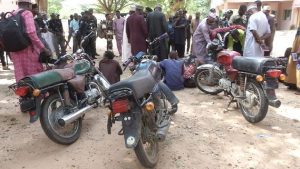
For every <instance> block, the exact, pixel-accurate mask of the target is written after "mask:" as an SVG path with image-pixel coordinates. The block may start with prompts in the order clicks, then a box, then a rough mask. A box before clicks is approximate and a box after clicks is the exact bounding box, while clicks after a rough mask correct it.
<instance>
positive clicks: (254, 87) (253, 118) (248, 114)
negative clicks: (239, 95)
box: [239, 80, 269, 123]
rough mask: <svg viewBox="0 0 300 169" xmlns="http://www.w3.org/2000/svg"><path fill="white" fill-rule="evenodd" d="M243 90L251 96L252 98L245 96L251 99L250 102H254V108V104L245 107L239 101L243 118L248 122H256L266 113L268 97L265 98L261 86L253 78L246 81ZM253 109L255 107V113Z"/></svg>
mask: <svg viewBox="0 0 300 169" xmlns="http://www.w3.org/2000/svg"><path fill="white" fill-rule="evenodd" d="M245 90H246V92H247V93H249V94H248V96H251V97H253V98H246V99H249V100H250V99H253V103H252V104H255V107H256V108H255V107H254V105H253V106H252V107H251V108H247V107H246V106H244V105H243V104H242V103H241V102H239V105H240V110H241V112H242V114H243V116H244V118H245V119H246V120H247V121H248V122H250V123H258V122H260V121H262V120H263V119H264V118H265V117H266V115H267V112H268V107H269V104H268V99H267V98H266V96H265V94H264V91H263V89H262V87H261V86H260V85H259V84H258V83H257V82H256V81H254V80H251V81H249V82H248V83H247V85H246V87H245ZM246 96H247V94H246ZM244 101H245V100H244ZM245 102H247V101H245ZM251 102H252V101H251ZM246 104H250V103H249V102H247V103H246ZM254 109H257V113H255V112H254Z"/></svg>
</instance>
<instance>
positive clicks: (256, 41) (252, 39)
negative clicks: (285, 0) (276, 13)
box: [243, 4, 271, 57]
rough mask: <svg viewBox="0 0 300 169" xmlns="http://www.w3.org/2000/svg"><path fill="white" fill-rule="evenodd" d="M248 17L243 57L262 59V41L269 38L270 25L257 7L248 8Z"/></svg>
mask: <svg viewBox="0 0 300 169" xmlns="http://www.w3.org/2000/svg"><path fill="white" fill-rule="evenodd" d="M247 12H248V14H249V15H251V16H250V18H249V21H248V26H247V30H246V39H245V45H244V54H243V56H245V57H264V46H265V44H264V40H265V39H266V38H268V37H270V36H271V30H270V25H269V23H268V19H267V17H266V15H265V14H264V13H263V12H262V11H258V9H257V6H256V5H255V4H254V5H250V6H248V9H247Z"/></svg>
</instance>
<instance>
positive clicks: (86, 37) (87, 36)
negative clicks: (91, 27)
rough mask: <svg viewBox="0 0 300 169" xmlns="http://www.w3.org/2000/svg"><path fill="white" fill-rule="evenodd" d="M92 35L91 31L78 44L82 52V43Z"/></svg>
mask: <svg viewBox="0 0 300 169" xmlns="http://www.w3.org/2000/svg"><path fill="white" fill-rule="evenodd" d="M93 33H94V31H91V32H90V33H89V34H88V35H86V36H85V37H84V38H83V39H82V40H81V42H80V48H81V49H82V50H83V47H82V45H83V43H84V42H85V41H86V40H87V39H88V38H89V37H90V36H91V35H92V34H93Z"/></svg>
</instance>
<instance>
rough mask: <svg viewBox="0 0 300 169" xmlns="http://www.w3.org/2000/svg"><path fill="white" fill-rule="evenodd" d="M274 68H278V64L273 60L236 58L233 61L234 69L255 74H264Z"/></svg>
mask: <svg viewBox="0 0 300 169" xmlns="http://www.w3.org/2000/svg"><path fill="white" fill-rule="evenodd" d="M274 66H276V62H275V60H274V59H271V58H261V57H235V58H234V59H233V61H232V67H233V68H234V69H237V70H239V71H242V72H247V73H253V74H264V73H265V72H266V71H267V70H268V69H269V68H270V67H274Z"/></svg>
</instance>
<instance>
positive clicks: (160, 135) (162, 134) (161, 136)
mask: <svg viewBox="0 0 300 169" xmlns="http://www.w3.org/2000/svg"><path fill="white" fill-rule="evenodd" d="M170 124H171V123H170V118H169V119H166V120H165V123H163V124H162V125H161V126H162V127H160V128H158V130H157V132H156V138H157V140H158V141H160V142H161V141H164V140H165V139H166V136H167V133H168V131H169V128H170Z"/></svg>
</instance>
